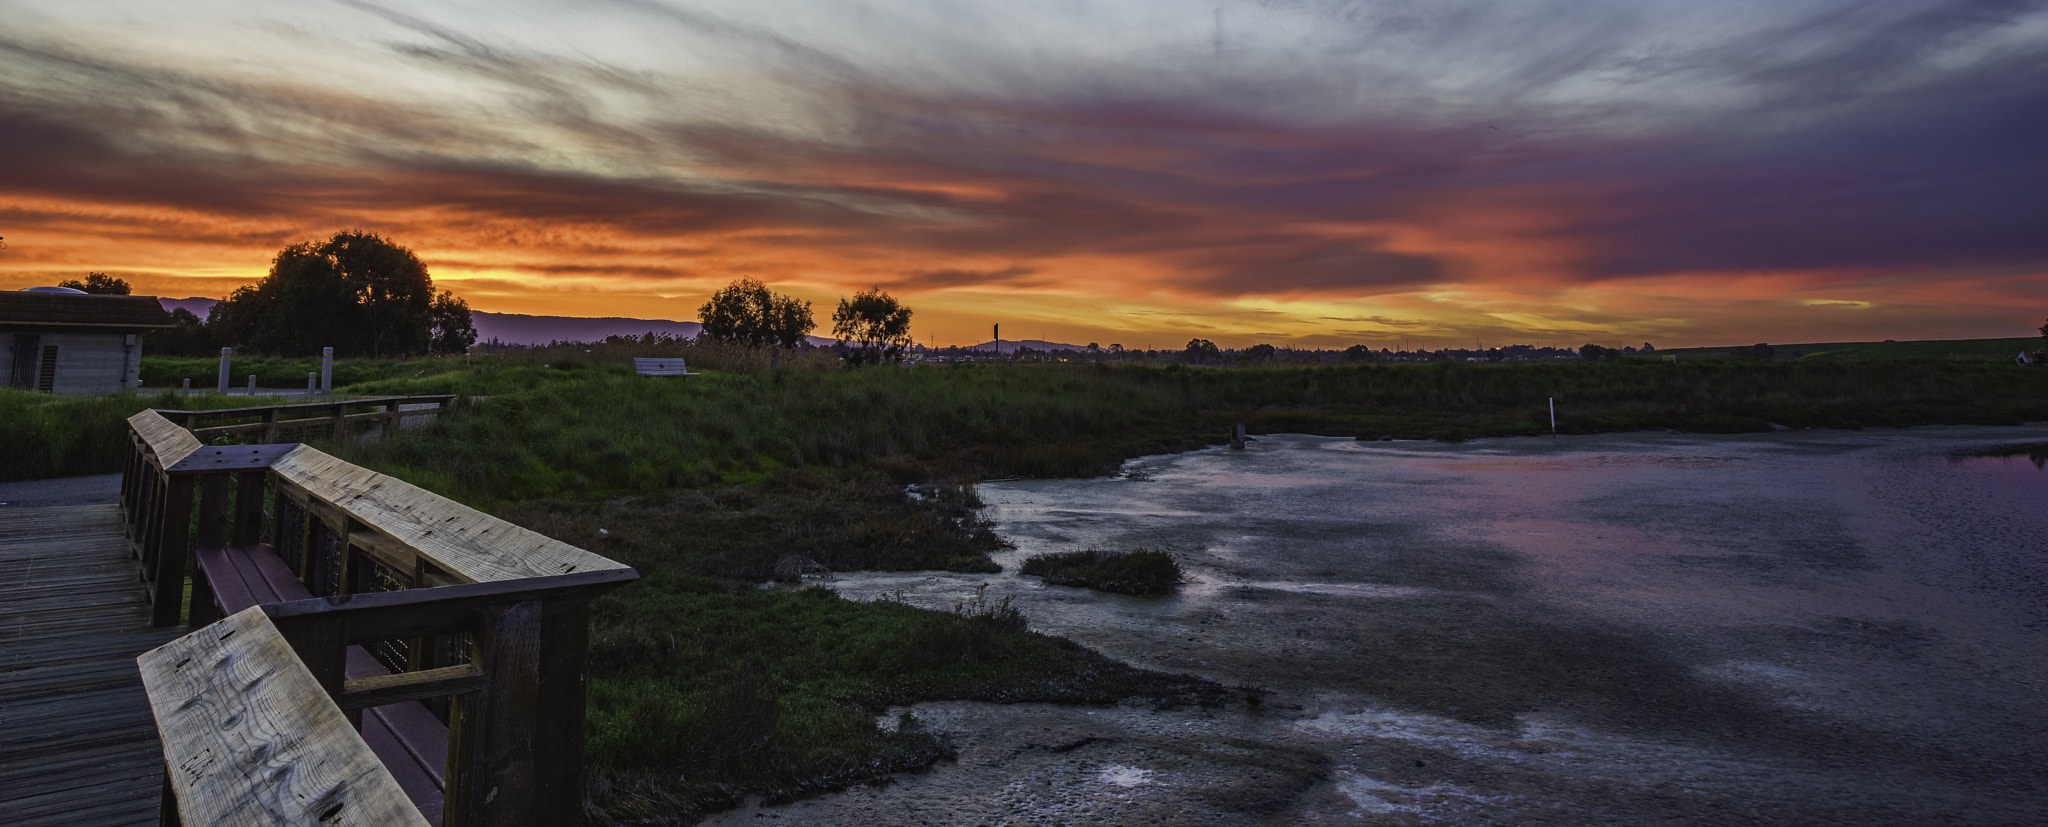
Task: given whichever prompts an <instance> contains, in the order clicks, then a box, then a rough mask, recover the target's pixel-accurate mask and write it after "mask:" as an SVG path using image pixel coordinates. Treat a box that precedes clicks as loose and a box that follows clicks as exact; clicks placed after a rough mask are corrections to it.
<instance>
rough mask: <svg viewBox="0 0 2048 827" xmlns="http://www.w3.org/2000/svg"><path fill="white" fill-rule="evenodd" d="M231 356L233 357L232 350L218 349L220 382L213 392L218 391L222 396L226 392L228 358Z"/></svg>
mask: <svg viewBox="0 0 2048 827" xmlns="http://www.w3.org/2000/svg"><path fill="white" fill-rule="evenodd" d="M233 355H235V349H234V348H231V347H224V348H221V349H220V382H219V383H218V384H217V385H216V386H215V387H214V390H216V391H219V392H220V394H221V395H222V396H226V395H227V392H228V357H230V356H233Z"/></svg>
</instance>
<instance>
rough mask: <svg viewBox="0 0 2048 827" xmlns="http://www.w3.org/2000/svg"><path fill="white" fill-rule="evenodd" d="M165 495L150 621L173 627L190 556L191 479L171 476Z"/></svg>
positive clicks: (159, 529)
mask: <svg viewBox="0 0 2048 827" xmlns="http://www.w3.org/2000/svg"><path fill="white" fill-rule="evenodd" d="M169 488H170V490H169V491H168V492H167V493H166V494H165V496H164V507H163V516H162V517H160V518H159V520H160V521H161V522H160V525H159V527H158V529H157V535H156V542H155V543H153V544H152V545H153V547H154V548H153V551H154V554H153V556H152V558H151V559H152V561H153V562H154V563H155V565H154V566H152V569H153V578H152V580H153V582H152V583H151V584H150V594H151V597H150V607H149V622H150V625H153V626H176V625H177V624H178V609H180V608H182V606H181V604H182V603H183V602H184V601H182V600H179V599H178V598H180V597H183V596H184V592H185V569H186V564H185V561H186V559H187V558H189V557H191V556H192V549H191V542H190V541H191V539H192V478H191V477H172V478H171V479H170V484H169Z"/></svg>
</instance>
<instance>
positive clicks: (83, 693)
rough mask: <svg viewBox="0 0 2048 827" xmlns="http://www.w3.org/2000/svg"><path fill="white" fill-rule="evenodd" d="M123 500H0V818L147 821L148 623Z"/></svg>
mask: <svg viewBox="0 0 2048 827" xmlns="http://www.w3.org/2000/svg"><path fill="white" fill-rule="evenodd" d="M122 525H123V522H122V517H121V509H120V507H119V506H114V505H87V506H56V507H48V508H7V509H0V824H6V825H10V827H27V826H28V825H42V824H52V825H56V824H63V825H129V824H135V825H144V824H149V825H153V824H156V823H157V807H158V801H159V798H158V796H159V794H160V792H161V790H162V784H163V751H162V747H161V745H160V744H159V742H158V740H157V734H156V725H155V722H154V719H152V717H151V716H150V712H149V700H148V698H147V697H145V696H144V695H143V692H142V680H141V676H140V673H139V672H138V671H137V668H136V665H135V658H136V656H137V655H140V654H142V653H143V652H146V651H148V650H150V649H153V648H155V647H157V646H160V645H162V644H164V643H166V642H168V641H170V640H171V639H173V638H175V637H177V636H178V634H179V633H180V632H181V631H183V629H182V628H181V627H180V628H165V629H153V628H150V625H149V608H148V605H147V604H146V603H144V599H143V590H142V584H141V583H140V582H139V581H138V579H137V568H136V564H135V561H134V558H133V557H131V556H130V554H129V550H128V540H127V537H126V536H125V535H124V534H123V533H122Z"/></svg>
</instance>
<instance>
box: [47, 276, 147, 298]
mask: <svg viewBox="0 0 2048 827" xmlns="http://www.w3.org/2000/svg"><path fill="white" fill-rule="evenodd" d="M57 286H58V287H69V288H71V289H73V290H80V291H84V292H87V293H92V294H94V295H99V296H126V295H128V294H129V293H131V292H133V291H131V290H130V289H129V287H128V282H126V281H123V280H121V279H118V278H115V277H113V276H109V275H107V274H105V273H87V274H85V281H79V280H77V279H68V280H65V281H60V282H57Z"/></svg>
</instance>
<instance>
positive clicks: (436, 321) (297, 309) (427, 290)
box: [208, 230, 475, 358]
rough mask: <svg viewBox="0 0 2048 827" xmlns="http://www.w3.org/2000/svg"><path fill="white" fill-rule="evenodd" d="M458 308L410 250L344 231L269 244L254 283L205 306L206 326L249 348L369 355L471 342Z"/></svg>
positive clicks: (464, 312) (465, 311)
mask: <svg viewBox="0 0 2048 827" xmlns="http://www.w3.org/2000/svg"><path fill="white" fill-rule="evenodd" d="M437 305H438V306H437ZM468 315H469V307H468V305H467V304H466V303H464V302H462V300H461V299H457V298H455V297H454V296H453V295H452V294H449V293H447V292H445V291H444V292H442V293H441V294H440V295H439V296H438V297H437V296H436V294H435V292H434V280H433V278H432V277H431V276H430V275H428V273H427V265H426V263H425V262H422V261H420V259H419V257H418V256H416V255H413V252H412V251H411V250H408V249H406V248H404V247H401V246H399V245H397V244H394V243H392V242H390V241H387V240H385V239H384V238H382V237H380V236H378V235H377V234H375V233H369V232H364V231H361V230H348V231H344V232H339V233H335V234H334V237H333V238H330V239H328V240H326V241H322V242H310V241H309V242H306V243H303V244H294V245H292V246H290V247H286V248H284V249H283V250H281V251H279V252H278V254H277V257H276V258H275V259H273V260H272V261H271V264H270V274H269V275H267V276H265V277H264V278H263V280H262V281H260V282H257V283H255V284H252V285H247V286H244V287H241V288H238V289H236V290H235V292H234V293H233V294H231V295H229V296H228V299H227V301H224V302H221V303H220V304H217V305H214V309H213V314H212V315H211V316H210V317H209V321H208V326H209V327H214V328H215V331H216V333H215V335H216V336H217V337H218V338H220V339H221V340H222V341H224V342H228V343H231V344H234V345H237V346H240V347H244V348H248V349H250V350H254V351H257V352H263V353H281V354H301V353H307V354H310V353H316V352H318V351H319V350H320V348H322V347H333V348H334V350H335V352H336V353H338V354H343V355H348V356H369V357H373V358H374V357H392V356H405V355H411V354H418V353H425V352H427V351H428V350H429V349H430V348H432V347H434V346H435V345H441V346H444V347H445V346H448V345H452V344H454V343H456V342H458V341H460V342H462V346H463V347H467V346H468V343H469V342H473V341H474V340H475V329H474V328H473V327H471V326H470V324H469V318H468ZM437 331H440V335H439V337H438V338H437ZM464 331H467V333H466V334H465V333H464ZM465 335H467V336H468V339H467V340H466V341H465V340H464V336H465Z"/></svg>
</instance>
